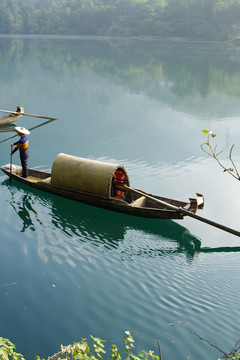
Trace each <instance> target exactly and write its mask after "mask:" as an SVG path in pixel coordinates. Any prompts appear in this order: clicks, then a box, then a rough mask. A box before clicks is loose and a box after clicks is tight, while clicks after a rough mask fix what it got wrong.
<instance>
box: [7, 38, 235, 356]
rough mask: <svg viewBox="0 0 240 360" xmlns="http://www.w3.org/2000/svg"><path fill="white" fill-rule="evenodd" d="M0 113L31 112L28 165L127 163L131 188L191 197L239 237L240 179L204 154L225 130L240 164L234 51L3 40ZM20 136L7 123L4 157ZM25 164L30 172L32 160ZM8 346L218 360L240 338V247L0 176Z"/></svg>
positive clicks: (202, 229)
mask: <svg viewBox="0 0 240 360" xmlns="http://www.w3.org/2000/svg"><path fill="white" fill-rule="evenodd" d="M0 50H1V57H0V70H1V71H0V80H1V88H0V98H1V106H0V107H1V109H7V110H15V109H16V106H17V105H22V106H24V108H25V111H26V112H27V113H34V114H42V115H49V116H54V117H57V118H58V120H56V121H50V122H47V121H45V120H41V119H37V118H30V117H22V118H21V119H19V120H18V121H17V123H16V125H19V126H25V127H27V128H29V129H31V135H30V158H29V166H30V167H35V168H38V169H42V170H50V169H51V166H52V162H53V160H54V158H55V157H56V155H57V154H58V153H60V152H64V153H67V154H71V155H76V156H82V157H88V158H92V159H98V160H106V161H111V162H115V163H119V164H122V165H124V166H125V168H126V169H127V171H128V175H129V177H130V182H131V185H132V186H136V187H138V188H142V189H143V190H146V191H149V192H152V193H155V194H161V195H163V196H169V197H174V198H178V199H181V200H187V198H188V197H194V196H195V193H196V192H200V193H202V194H204V196H205V208H204V210H202V211H199V214H200V215H202V216H205V217H207V218H210V219H212V220H214V221H216V222H220V223H223V224H225V225H227V226H229V227H232V228H235V229H238V230H239V229H240V225H239V213H240V201H239V190H240V187H239V186H240V185H239V182H238V181H236V180H235V179H233V178H231V177H230V176H229V175H227V174H225V173H223V172H222V170H221V169H220V168H219V166H218V165H217V163H215V162H214V160H212V159H210V158H208V157H207V156H206V154H204V153H203V152H202V150H201V148H200V144H202V143H203V142H204V141H205V140H206V138H205V137H204V135H203V134H202V131H201V130H202V129H208V130H213V131H214V132H216V133H217V138H216V140H215V141H216V143H217V144H218V147H219V150H221V149H222V150H223V153H222V154H221V155H220V157H221V159H222V161H223V162H224V163H226V164H227V155H228V151H229V149H230V147H231V145H232V144H235V147H234V151H233V155H234V160H235V162H236V164H239V160H240V147H239V135H240V98H239V97H240V66H239V65H240V60H239V55H238V53H236V52H234V51H233V50H232V49H229V48H227V47H226V46H225V45H221V44H174V43H160V42H157V41H154V40H133V39H128V40H116V39H115V40H114V39H94V38H74V37H67V38H59V37H42V38H41V37H36V38H35V37H33V38H31V37H22V38H21V37H1V38H0ZM15 136H16V133H15V132H14V129H13V127H11V126H10V127H4V128H0V151H1V152H0V163H1V165H4V164H7V163H9V162H10V155H9V153H10V144H11V142H13V141H15V140H16V139H17V137H15ZM14 163H15V164H19V156H18V154H14ZM0 197H1V208H0V229H1V236H0V241H1V253H0V309H1V310H0V336H3V337H7V338H9V339H10V340H11V341H13V342H14V343H15V344H16V345H17V351H18V352H21V353H22V354H24V355H25V357H26V358H27V359H33V358H34V357H35V355H37V354H38V355H40V356H41V357H47V356H50V355H52V354H53V353H55V352H57V351H58V349H59V347H60V345H61V344H64V345H67V344H68V343H72V342H74V341H78V340H80V339H81V338H82V337H83V338H88V339H89V337H90V334H92V335H93V336H99V337H100V338H102V339H105V340H107V341H108V342H107V347H110V344H111V343H112V342H114V343H116V344H117V345H119V348H120V349H121V348H122V338H123V336H124V331H125V330H129V331H130V332H131V334H132V335H133V337H134V339H135V345H136V351H140V350H142V349H145V350H150V349H152V350H154V351H155V352H156V353H157V340H160V342H161V346H162V351H163V357H164V359H180V360H181V359H182V360H184V359H186V358H187V356H188V355H189V354H191V359H196V360H199V359H204V360H205V359H210V358H211V359H217V357H218V356H220V354H219V353H218V352H217V351H216V350H215V349H213V348H211V347H210V346H209V345H207V344H206V343H203V342H201V341H200V340H199V339H198V338H197V337H196V336H194V335H193V334H192V331H194V332H196V333H198V334H199V335H200V336H202V337H204V338H207V339H209V340H210V341H211V342H213V343H214V344H215V345H217V346H219V347H220V348H222V349H223V350H224V351H226V352H228V351H230V350H231V349H232V348H233V346H234V345H235V343H236V341H237V340H239V338H240V283H239V270H240V265H239V264H240V261H239V260H240V252H239V250H240V240H239V238H238V237H236V236H233V235H231V234H228V233H225V232H223V231H221V230H218V229H215V228H213V227H210V226H208V225H206V224H203V223H200V222H198V221H196V220H194V219H190V218H188V219H185V220H182V221H178V222H173V221H164V220H163V221H155V220H146V219H138V218H134V217H130V216H126V215H123V214H117V213H113V212H110V211H107V210H102V209H98V208H95V207H91V206H88V205H84V204H80V203H75V202H73V201H70V200H66V199H62V198H59V197H57V196H53V195H50V194H46V193H42V192H40V191H37V190H35V189H31V188H29V187H27V186H25V185H22V184H18V183H17V182H15V181H14V180H13V181H12V185H11V186H9V180H8V179H7V177H6V176H5V175H4V174H3V173H2V174H0Z"/></svg>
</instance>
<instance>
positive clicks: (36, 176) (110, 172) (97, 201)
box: [1, 153, 204, 219]
mask: <svg viewBox="0 0 240 360" xmlns="http://www.w3.org/2000/svg"><path fill="white" fill-rule="evenodd" d="M1 170H2V171H3V172H4V173H5V174H7V175H8V176H9V177H11V178H12V179H15V180H17V181H20V182H22V183H24V184H26V185H29V186H32V187H34V188H37V189H39V190H43V191H47V192H49V193H52V194H56V195H59V196H62V197H65V198H68V199H72V200H75V201H79V202H83V203H87V204H90V205H94V206H98V207H101V208H105V209H109V210H113V211H118V212H122V213H125V214H129V215H135V216H140V217H145V218H156V219H183V218H184V217H185V215H184V214H183V213H181V212H179V211H176V210H174V209H171V208H170V209H169V207H168V206H165V205H164V204H159V203H156V202H155V201H152V200H151V199H150V198H148V197H147V196H150V197H154V198H155V199H158V200H160V201H162V202H163V203H167V204H171V205H173V208H175V207H177V208H183V209H186V210H188V211H190V212H191V213H193V214H195V213H196V211H197V209H198V208H203V205H204V200H203V196H202V195H200V194H197V198H196V199H192V198H191V199H189V202H184V201H179V200H174V199H169V198H165V197H161V196H156V195H152V194H149V193H146V192H144V191H141V190H137V189H134V188H130V189H131V190H129V186H130V183H129V178H128V175H127V172H126V170H125V168H124V167H123V166H121V165H116V164H111V163H105V162H102V161H95V160H89V159H84V158H79V157H76V156H71V155H66V154H62V153H61V154H59V155H58V156H57V157H56V158H55V160H54V162H53V165H52V170H51V173H49V172H43V171H39V170H35V169H28V178H27V179H25V178H23V177H22V168H21V167H20V166H17V165H13V166H12V169H10V166H9V165H8V166H2V167H1ZM124 184H125V185H126V190H125V191H120V190H119V189H121V188H122V187H124ZM135 190H137V192H135Z"/></svg>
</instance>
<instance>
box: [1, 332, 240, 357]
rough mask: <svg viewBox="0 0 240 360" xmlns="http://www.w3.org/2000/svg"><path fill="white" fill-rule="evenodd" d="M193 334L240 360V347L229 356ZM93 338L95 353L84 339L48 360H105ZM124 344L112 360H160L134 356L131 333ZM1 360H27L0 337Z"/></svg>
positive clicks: (100, 342)
mask: <svg viewBox="0 0 240 360" xmlns="http://www.w3.org/2000/svg"><path fill="white" fill-rule="evenodd" d="M193 334H194V335H196V336H197V337H198V338H199V339H200V340H203V341H206V342H207V343H208V344H209V345H210V346H213V347H214V348H216V349H217V350H218V351H219V352H221V353H222V355H223V357H222V359H232V360H239V359H240V352H239V350H240V347H238V348H236V347H235V349H233V350H232V351H231V352H230V353H229V354H227V353H225V352H224V351H222V350H221V349H219V348H218V347H217V346H215V345H213V344H211V343H210V342H209V341H208V340H206V339H203V338H201V337H200V336H199V335H198V334H196V333H193ZM91 338H92V340H93V351H91V350H90V347H89V345H88V343H87V341H86V339H82V340H81V341H80V342H78V343H74V344H72V345H68V346H61V350H60V351H59V352H58V353H56V354H54V355H52V356H50V357H48V360H57V359H63V360H70V359H72V360H79V359H80V360H103V355H104V354H106V351H105V349H104V344H103V343H104V340H101V339H99V338H95V337H93V336H91ZM123 342H124V344H125V349H124V350H122V351H120V352H119V350H118V348H117V346H116V345H114V344H113V345H112V346H111V351H110V357H109V359H110V360H121V359H122V356H123V355H124V360H148V359H150V360H159V357H158V356H157V355H155V354H154V352H153V351H151V350H150V351H148V352H146V351H142V352H140V353H138V355H134V353H133V349H134V340H133V337H132V336H131V334H130V332H129V331H125V336H124V340H123ZM236 346H237V345H236ZM158 349H159V355H160V360H163V356H162V351H161V347H160V342H159V341H158ZM190 356H191V355H189V356H188V357H187V360H189V359H190ZM0 359H1V360H10V359H11V360H25V359H24V357H23V355H22V354H19V353H17V352H15V345H14V344H13V343H11V342H10V341H9V340H8V339H4V338H2V337H0ZM36 360H45V359H41V358H40V357H39V356H36ZM218 360H220V359H218Z"/></svg>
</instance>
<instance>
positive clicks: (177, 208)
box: [122, 185, 240, 236]
mask: <svg viewBox="0 0 240 360" xmlns="http://www.w3.org/2000/svg"><path fill="white" fill-rule="evenodd" d="M122 186H123V187H124V188H125V189H127V190H131V191H133V192H135V193H136V194H139V195H141V196H145V197H146V198H147V199H150V200H152V201H154V202H156V203H158V204H161V205H164V206H166V207H167V208H169V209H171V210H175V211H177V212H179V213H181V214H184V215H188V216H190V217H192V218H194V219H196V220H199V221H202V222H205V223H206V224H208V225H211V226H214V227H216V228H218V229H221V230H223V231H226V232H229V233H231V234H233V235H236V236H240V232H239V231H237V230H234V229H231V228H229V227H227V226H225V225H222V224H218V223H216V222H215V221H212V220H209V219H206V218H204V217H202V216H199V215H197V214H194V213H193V212H191V211H189V210H186V209H184V208H182V207H177V206H175V205H172V204H169V203H167V202H165V201H163V200H159V199H156V198H155V197H153V196H151V195H148V194H146V193H144V192H141V191H138V190H135V189H133V188H131V187H129V186H127V185H122Z"/></svg>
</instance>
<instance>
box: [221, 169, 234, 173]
mask: <svg viewBox="0 0 240 360" xmlns="http://www.w3.org/2000/svg"><path fill="white" fill-rule="evenodd" d="M225 171H234V170H233V169H232V168H229V169H224V170H223V172H225Z"/></svg>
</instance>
